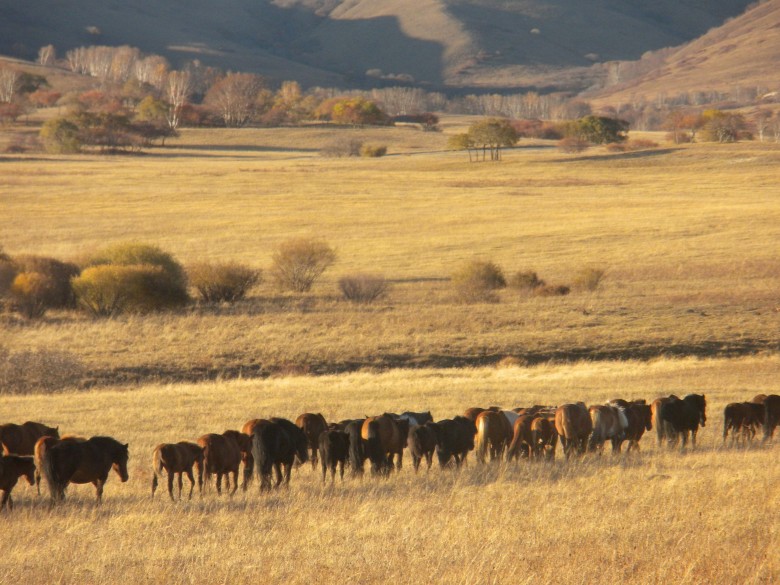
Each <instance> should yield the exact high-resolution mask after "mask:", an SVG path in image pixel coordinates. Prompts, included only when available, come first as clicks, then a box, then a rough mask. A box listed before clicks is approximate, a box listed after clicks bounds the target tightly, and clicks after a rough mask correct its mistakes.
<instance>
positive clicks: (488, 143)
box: [450, 118, 519, 161]
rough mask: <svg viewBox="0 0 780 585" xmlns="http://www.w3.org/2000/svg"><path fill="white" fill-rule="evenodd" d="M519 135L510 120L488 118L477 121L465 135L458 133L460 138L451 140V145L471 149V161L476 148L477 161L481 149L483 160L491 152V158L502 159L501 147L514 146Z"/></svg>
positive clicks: (494, 159)
mask: <svg viewBox="0 0 780 585" xmlns="http://www.w3.org/2000/svg"><path fill="white" fill-rule="evenodd" d="M518 139H519V137H518V135H517V131H516V130H515V129H514V127H513V126H512V124H511V123H510V122H509V120H506V119H504V118H487V119H485V120H480V121H479V122H475V123H474V124H472V125H471V126H470V127H469V130H468V132H467V133H466V135H465V138H464V137H463V135H458V138H456V139H453V140H452V141H451V143H450V144H451V146H455V147H457V146H460V148H467V149H468V150H469V161H471V160H472V159H471V150H472V149H474V150H476V157H475V158H474V160H475V161H479V160H480V158H479V151H480V150H481V151H482V160H483V161H486V160H487V154H488V152H489V153H490V160H492V161H498V160H501V148H502V147H504V146H514V145H515V144H517V141H518Z"/></svg>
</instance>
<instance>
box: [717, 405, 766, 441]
mask: <svg viewBox="0 0 780 585" xmlns="http://www.w3.org/2000/svg"><path fill="white" fill-rule="evenodd" d="M765 414H766V408H765V406H764V404H763V403H760V402H732V403H730V404H727V405H726V407H725V408H724V409H723V442H724V443H725V442H726V439H727V438H728V435H729V431H731V444H732V445H733V444H734V442H735V441H740V440H742V441H747V442H749V441H752V440H753V437H755V435H756V429H757V428H759V427H761V426H762V425H763V424H764V416H765Z"/></svg>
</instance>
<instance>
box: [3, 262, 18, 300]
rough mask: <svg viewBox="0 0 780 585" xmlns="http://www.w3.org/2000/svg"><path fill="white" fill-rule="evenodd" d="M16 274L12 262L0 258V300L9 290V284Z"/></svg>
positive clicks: (16, 271)
mask: <svg viewBox="0 0 780 585" xmlns="http://www.w3.org/2000/svg"><path fill="white" fill-rule="evenodd" d="M18 272H19V271H18V270H17V268H16V266H15V265H14V263H13V262H11V261H10V260H4V259H3V258H2V257H0V298H1V297H4V296H5V295H7V294H8V292H9V291H10V290H11V284H12V283H13V281H14V278H16V275H17V274H18Z"/></svg>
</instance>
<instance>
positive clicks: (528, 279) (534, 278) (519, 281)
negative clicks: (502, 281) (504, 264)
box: [508, 270, 544, 290]
mask: <svg viewBox="0 0 780 585" xmlns="http://www.w3.org/2000/svg"><path fill="white" fill-rule="evenodd" d="M508 284H509V287H510V288H513V289H517V290H533V289H535V288H536V287H539V286H544V281H543V280H542V279H540V278H539V276H538V275H537V274H536V272H534V271H533V270H520V271H519V272H515V273H514V274H513V275H512V276H510V277H509V282H508Z"/></svg>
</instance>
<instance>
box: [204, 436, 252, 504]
mask: <svg viewBox="0 0 780 585" xmlns="http://www.w3.org/2000/svg"><path fill="white" fill-rule="evenodd" d="M197 443H198V445H199V446H200V447H201V448H202V449H203V459H202V461H200V462H198V461H196V462H195V466H196V468H197V471H198V476H199V477H203V481H202V482H199V488H200V489H199V491H200V493H201V494H202V493H203V486H204V485H205V486H208V485H209V484H210V483H211V474H212V473H214V474H216V476H217V481H216V483H217V494H218V495H222V477H223V476H224V477H225V488H226V489H228V490H229V489H230V474H231V473H232V474H233V490H232V491H231V492H230V495H231V496H232V495H233V494H235V493H236V490H237V489H238V469H239V467H240V465H241V463H242V462H243V463H244V465H245V468H246V465H247V456H246V453H247V452H248V451H249V449H250V444H251V443H250V439H249V437H248V436H247V435H245V434H244V433H240V432H238V431H234V430H227V431H225V432H224V433H222V434H221V435H218V434H217V433H208V434H205V435H203V436H202V437H200V438H199V439H198V441H197Z"/></svg>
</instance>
